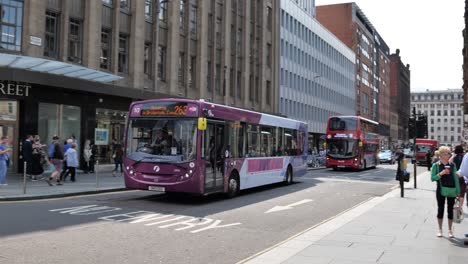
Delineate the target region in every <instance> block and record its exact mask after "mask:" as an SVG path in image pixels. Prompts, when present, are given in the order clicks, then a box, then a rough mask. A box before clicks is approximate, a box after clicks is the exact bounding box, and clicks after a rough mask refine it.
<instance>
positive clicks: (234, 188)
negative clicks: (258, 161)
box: [226, 172, 240, 198]
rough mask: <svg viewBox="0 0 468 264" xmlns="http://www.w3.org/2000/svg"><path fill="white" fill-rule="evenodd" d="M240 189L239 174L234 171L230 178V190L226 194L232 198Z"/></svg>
mask: <svg viewBox="0 0 468 264" xmlns="http://www.w3.org/2000/svg"><path fill="white" fill-rule="evenodd" d="M239 189H240V180H239V176H238V175H237V173H235V172H232V173H231V175H230V176H229V180H228V192H227V194H226V195H227V197H228V198H232V197H234V196H236V195H237V194H238V193H239Z"/></svg>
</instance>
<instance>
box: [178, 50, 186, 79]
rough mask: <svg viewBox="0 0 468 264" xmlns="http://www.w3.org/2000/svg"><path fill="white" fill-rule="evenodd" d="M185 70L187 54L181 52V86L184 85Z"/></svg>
mask: <svg viewBox="0 0 468 264" xmlns="http://www.w3.org/2000/svg"><path fill="white" fill-rule="evenodd" d="M184 71H185V54H184V53H183V52H181V53H179V69H178V79H179V84H180V85H181V86H183V85H184Z"/></svg>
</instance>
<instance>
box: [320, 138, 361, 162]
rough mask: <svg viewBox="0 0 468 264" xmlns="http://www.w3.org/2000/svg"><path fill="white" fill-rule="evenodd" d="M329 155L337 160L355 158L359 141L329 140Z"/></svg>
mask: <svg viewBox="0 0 468 264" xmlns="http://www.w3.org/2000/svg"><path fill="white" fill-rule="evenodd" d="M327 144H328V153H327V154H328V155H329V156H330V157H332V158H335V159H342V158H354V157H356V156H357V140H356V139H350V140H341V139H336V140H328V141H327Z"/></svg>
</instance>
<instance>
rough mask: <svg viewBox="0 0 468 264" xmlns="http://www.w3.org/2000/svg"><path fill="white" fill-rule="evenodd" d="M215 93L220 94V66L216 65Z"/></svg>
mask: <svg viewBox="0 0 468 264" xmlns="http://www.w3.org/2000/svg"><path fill="white" fill-rule="evenodd" d="M215 91H216V94H221V64H216V70H215Z"/></svg>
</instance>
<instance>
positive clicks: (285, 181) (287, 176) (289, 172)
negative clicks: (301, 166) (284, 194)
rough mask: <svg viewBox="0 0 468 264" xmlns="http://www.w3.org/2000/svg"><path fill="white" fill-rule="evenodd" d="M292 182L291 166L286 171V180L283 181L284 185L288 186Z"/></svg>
mask: <svg viewBox="0 0 468 264" xmlns="http://www.w3.org/2000/svg"><path fill="white" fill-rule="evenodd" d="M292 182H293V171H292V168H291V166H289V167H288V169H287V170H286V178H285V179H284V184H286V185H290V184H292Z"/></svg>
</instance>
